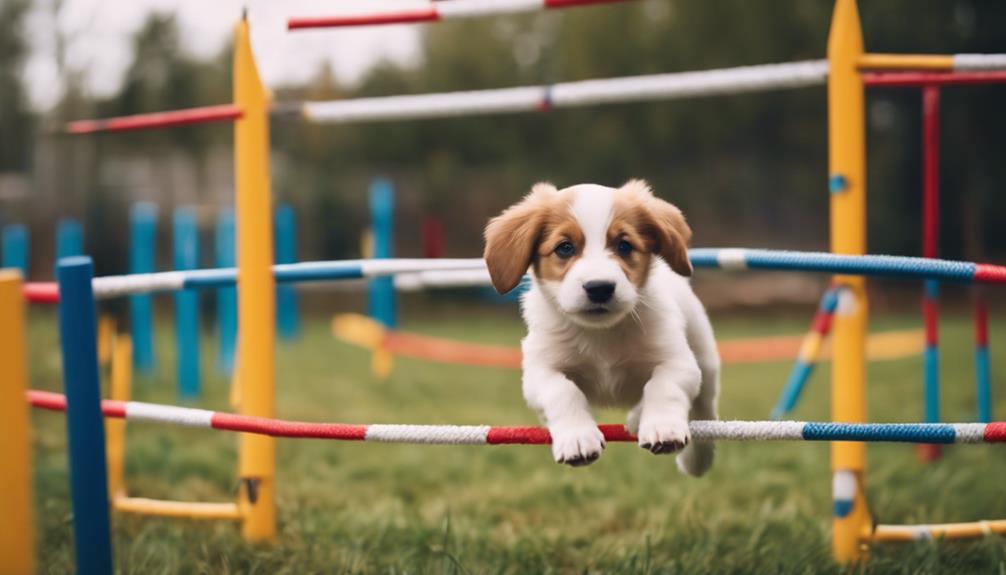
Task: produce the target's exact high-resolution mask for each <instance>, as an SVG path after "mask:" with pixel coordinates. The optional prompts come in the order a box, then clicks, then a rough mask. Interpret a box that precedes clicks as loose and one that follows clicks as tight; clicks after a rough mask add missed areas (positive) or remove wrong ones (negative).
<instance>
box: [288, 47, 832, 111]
mask: <svg viewBox="0 0 1006 575" xmlns="http://www.w3.org/2000/svg"><path fill="white" fill-rule="evenodd" d="M827 76H828V62H827V61H826V60H809V61H804V62H791V63H786V64H763V65H757V66H742V67H737V68H724V69H720V70H706V71H700V72H678V73H670V74H655V75H650V76H630V77H625V78H609V79H605V80H585V81H581V82H565V83H560V84H554V85H552V86H528V87H522V88H504V89H498V90H476V91H467V92H444V93H437V94H421V95H415V96H385V97H378V98H357V99H352V100H336V101H331V102H305V103H304V104H303V115H304V117H305V118H306V119H307V120H310V121H313V122H319V123H350V122H363V121H387V120H406V119H417V118H437V117H447V116H467V115H475V114H492V113H500V112H525V111H533V110H543V109H548V108H549V107H553V106H554V107H557V108H571V107H576V106H586V105H591V104H601V103H613V102H632V101H640V100H666V99H674V98H686V97H695V96H711V95H721V94H739V93H745V92H757V91H764V90H774V89H783V88H802V87H805V86H818V85H822V84H824V82H825V80H826V79H827Z"/></svg>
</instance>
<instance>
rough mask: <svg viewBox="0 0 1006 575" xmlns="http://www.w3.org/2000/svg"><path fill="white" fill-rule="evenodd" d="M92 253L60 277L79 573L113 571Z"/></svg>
mask: <svg viewBox="0 0 1006 575" xmlns="http://www.w3.org/2000/svg"><path fill="white" fill-rule="evenodd" d="M93 274H94V268H93V265H92V263H91V258H89V257H83V256H77V257H70V258H66V259H62V260H60V261H59V263H58V265H57V268H56V277H57V279H58V281H59V293H60V304H59V333H60V338H59V340H60V347H61V349H62V355H63V388H64V392H65V393H66V434H67V441H68V442H69V448H70V453H69V455H70V495H71V497H72V505H73V537H74V545H73V547H74V555H75V557H76V562H77V573H99V574H100V573H109V574H110V573H112V540H111V528H110V522H109V502H108V476H107V472H106V464H105V462H106V459H105V419H104V417H103V416H102V413H101V392H100V387H99V381H98V343H97V326H96V324H95V311H94V294H93V292H92V291H91V278H92V276H93Z"/></svg>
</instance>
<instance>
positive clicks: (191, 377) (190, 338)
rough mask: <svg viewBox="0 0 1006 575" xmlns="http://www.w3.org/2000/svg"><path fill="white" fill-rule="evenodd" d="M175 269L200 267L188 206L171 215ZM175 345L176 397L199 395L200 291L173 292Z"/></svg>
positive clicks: (197, 232)
mask: <svg viewBox="0 0 1006 575" xmlns="http://www.w3.org/2000/svg"><path fill="white" fill-rule="evenodd" d="M173 224H174V229H173V235H174V252H175V258H174V260H175V269H176V270H192V269H196V268H198V267H199V231H198V229H197V227H196V214H195V212H194V211H193V210H192V209H191V208H178V209H176V210H175V216H174V221H173ZM175 347H176V349H177V350H178V357H177V365H178V397H179V398H181V399H183V400H184V399H191V398H194V397H198V396H199V292H198V291H195V290H188V289H183V290H179V291H177V292H175Z"/></svg>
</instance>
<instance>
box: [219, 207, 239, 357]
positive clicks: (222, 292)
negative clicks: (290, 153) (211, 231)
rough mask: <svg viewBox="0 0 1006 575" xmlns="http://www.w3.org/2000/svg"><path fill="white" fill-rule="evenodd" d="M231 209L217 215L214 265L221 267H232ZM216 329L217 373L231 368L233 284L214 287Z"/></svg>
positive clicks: (234, 322)
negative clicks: (218, 342) (218, 341)
mask: <svg viewBox="0 0 1006 575" xmlns="http://www.w3.org/2000/svg"><path fill="white" fill-rule="evenodd" d="M235 232H236V227H235V225H234V210H233V209H231V208H226V209H224V210H222V211H221V212H220V214H219V215H217V230H216V246H215V247H216V250H215V251H216V262H217V263H216V265H217V267H221V268H231V267H234V265H235V261H236V256H237V254H236V252H235V251H234V238H235ZM217 328H218V330H219V337H220V348H219V350H218V353H217V369H219V370H220V372H221V373H225V374H230V373H231V372H233V371H234V350H235V348H236V345H237V337H238V293H237V289H235V288H234V287H233V286H231V287H223V288H220V289H218V290H217Z"/></svg>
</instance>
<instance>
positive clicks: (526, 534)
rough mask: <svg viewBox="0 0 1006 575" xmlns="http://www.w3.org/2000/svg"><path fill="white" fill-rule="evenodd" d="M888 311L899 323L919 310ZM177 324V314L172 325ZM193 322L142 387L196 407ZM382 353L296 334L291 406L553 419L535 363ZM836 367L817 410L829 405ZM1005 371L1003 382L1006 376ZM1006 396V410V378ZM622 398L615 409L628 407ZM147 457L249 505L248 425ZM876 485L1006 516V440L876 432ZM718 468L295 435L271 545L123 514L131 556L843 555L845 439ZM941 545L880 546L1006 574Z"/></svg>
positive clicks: (66, 521) (814, 392)
mask: <svg viewBox="0 0 1006 575" xmlns="http://www.w3.org/2000/svg"><path fill="white" fill-rule="evenodd" d="M54 320H55V318H54V317H53V316H51V315H49V314H47V313H43V312H33V315H32V317H31V322H30V353H31V366H32V369H33V373H32V376H33V381H32V383H33V386H34V387H36V388H42V389H54V390H58V389H60V387H61V384H60V382H59V356H58V353H57V351H56V350H57V349H58V346H57V335H56V333H55V327H54V326H55V321H54ZM407 320H408V321H406V322H405V326H406V327H407V328H408V329H411V330H415V331H420V332H424V333H429V334H435V335H443V336H450V337H457V338H462V339H466V340H469V341H484V342H498V343H513V344H516V342H517V340H518V339H519V337H520V335H521V333H522V331H523V328H522V326H521V325H520V323H519V321H518V320H517V318H516V317H514V316H512V315H509V314H507V315H502V314H500V313H466V314H465V315H460V314H458V313H455V314H453V315H444V314H439V313H438V314H435V315H432V316H427V317H410V318H407ZM807 321H808V318H806V317H802V316H794V317H793V319H788V318H786V317H783V318H779V317H777V316H760V317H759V316H745V317H735V316H732V315H722V316H720V317H715V318H714V323H715V325H716V327H717V330H718V333H719V336H720V337H721V338H727V337H737V336H740V335H751V334H756V333H763V334H767V333H796V332H800V331H802V330H803V329H805V327H806V322H807ZM917 321H918V320H917V318H914V317H897V316H892V317H885V318H881V319H880V321H879V322H878V323H879V324H883V325H884V326H885V327H899V326H901V327H904V326H909V325H915V324H917ZM163 323H164V324H166V323H168V322H166V321H165V322H163ZM992 333H993V353H992V357H993V359H994V361H995V363H994V365H993V373H994V374H1003V373H1006V363H1004V361H1003V358H1004V357H1006V353H1004V352H1006V346H1004V344H1003V343H1002V342H1003V341H1006V340H1004V339H1002V338H999V337H996V336H995V334H997V333H1000V334H1001V333H1006V323H1004V322H1002V321H998V322H994V324H993V326H992ZM206 340H207V343H206V345H205V346H204V357H203V360H204V361H203V363H204V365H205V367H206V369H204V373H206V374H209V375H207V377H206V379H205V380H204V389H205V398H204V400H203V401H201V402H200V404H199V405H200V406H205V407H208V408H212V409H221V410H227V409H228V405H227V402H226V398H227V381H226V379H225V378H222V377H220V376H219V375H215V372H214V370H213V367H212V366H213V359H214V358H213V357H212V352H213V350H214V344H213V341H212V340H211V338H209V337H207V338H206ZM943 341H944V351H943V362H944V363H943V376H944V388H943V389H944V394H943V397H944V407H943V409H944V417H945V418H946V419H947V420H954V421H968V420H971V419H972V418H973V417H974V407H973V406H974V385H973V382H972V377H973V376H972V366H971V349H970V325H969V322H968V320H967V319H966V318H964V317H957V318H948V319H946V320H945V321H944V324H943ZM172 347H173V346H172V343H171V333H170V331H168V330H164V331H161V332H159V333H158V351H159V356H158V360H159V362H160V371H159V373H158V374H157V375H156V376H154V377H149V378H139V380H138V381H136V382H135V384H134V397H135V398H136V399H141V400H148V401H157V402H167V403H174V402H175V398H174V383H173V368H172V365H173V364H172V361H173V359H172ZM368 362H369V358H368V357H367V356H366V354H365V353H363V352H362V351H360V350H357V349H353V348H350V347H348V346H346V345H343V344H340V343H338V342H336V341H334V340H333V339H332V338H331V336H330V335H329V333H328V330H327V322H325V321H323V320H322V319H318V320H317V321H308V322H306V325H305V332H304V334H303V336H302V337H301V339H300V341H298V342H296V343H292V344H283V345H281V346H280V348H279V352H278V370H277V371H278V378H277V390H278V393H277V396H278V397H277V399H278V411H279V413H280V414H281V416H283V417H286V418H291V419H304V420H317V421H343V422H360V423H379V422H384V423H470V424H476V423H478V424H482V423H489V424H533V423H536V421H535V419H534V417H533V415H532V414H531V413H530V412H529V411H528V409H527V408H526V407H525V406H524V403H523V400H522V399H521V395H520V386H519V374H518V373H517V372H516V371H502V370H490V369H481V368H466V367H456V366H443V365H433V364H427V363H421V362H416V361H407V360H400V361H399V362H398V364H397V366H396V369H395V372H394V375H393V376H392V377H391V378H390V379H389V380H387V381H377V380H375V379H374V378H373V377H372V376H371V375H370V373H369V371H368V365H369V363H368ZM788 370H789V365H788V364H784V363H772V364H763V365H755V366H727V367H726V368H725V373H724V385H723V398H722V408H721V411H722V414H723V416H724V417H725V418H735V419H764V418H765V415H766V414H767V413H768V411H769V408H770V407H771V405H772V403H773V402H774V400H775V397H776V395H777V393H778V392H779V390H780V388H781V386H782V382H783V381H784V379H785V376H786V374H787V372H788ZM827 371H828V370H827V369H822V370H820V371H819V372H818V373H817V374H816V375H815V377H814V380H813V381H812V382H811V384H810V386H809V389H808V393H807V396H806V397H805V398H804V400H803V403H802V404H801V406H800V407H799V410H798V413H797V414H796V415H797V417H798V418H800V419H814V420H821V419H827V413H828V388H827ZM869 372H870V373H869V375H870V378H871V381H872V382H873V384H872V385H871V387H870V390H869V401H870V413H871V419H872V420H873V421H917V420H918V419H919V414H920V413H921V390H920V386H921V384H920V381H921V360H920V359H917V358H912V359H907V360H900V361H893V362H886V363H877V364H874V365H871V366H870V369H869ZM999 389H1000V390H1001V389H1002V388H1001V387H1000V388H999ZM998 397H999V399H998V401H997V405H996V410H995V412H996V413H998V414H1000V416H1002V415H1003V414H1006V401H1003V397H1004V394H1003V393H1001V392H1000V393H999V394H998ZM620 418H621V415H620V414H617V413H605V414H603V417H602V419H603V420H606V421H619V420H620ZM33 423H34V430H35V437H34V441H35V446H36V449H35V474H36V483H35V485H36V495H35V496H36V499H37V504H38V514H37V522H38V524H39V525H38V529H39V533H40V535H39V537H38V545H39V549H38V553H39V557H40V560H39V564H40V566H41V572H44V573H66V572H69V571H71V570H72V537H71V522H72V517H71V513H70V506H69V497H68V477H67V469H66V445H65V428H64V425H63V424H64V421H63V418H62V416H59V415H54V414H49V413H35V414H34V415H33ZM127 445H128V446H127V459H126V475H127V478H128V484H129V488H130V493H131V494H132V495H138V496H147V497H156V498H173V499H183V500H198V501H230V500H233V497H234V494H235V490H236V478H235V475H234V473H235V456H236V450H235V447H236V441H235V437H234V436H233V435H231V434H227V433H222V432H208V431H205V430H181V429H171V428H167V427H161V426H154V425H150V424H134V425H131V426H130V428H129V433H128V440H127ZM869 453H870V459H869V471H868V480H867V481H868V485H869V486H870V494H869V496H870V502H871V505H872V507H873V510H874V511H875V513H876V514H877V516H878V518H879V519H880V520H881V521H883V522H885V523H898V522H907V523H913V522H942V521H955V520H961V521H963V520H974V519H981V518H995V517H1006V497H1004V491H1003V487H1004V485H1003V480H1002V477H1006V457H1003V452H1002V448H996V447H992V446H984V445H979V446H960V447H951V448H950V449H947V450H946V455H945V457H944V458H943V460H942V461H940V462H938V463H936V464H932V465H922V464H920V463H919V462H918V461H917V460H916V458H915V455H914V451H913V449H912V448H911V447H909V446H900V445H878V446H874V447H871V448H870V450H869ZM717 457H718V459H717V462H716V465H715V467H714V468H713V471H712V472H711V473H710V475H708V476H707V477H706V478H703V479H701V480H694V479H690V478H687V477H684V476H682V475H680V474H678V472H677V470H676V469H675V466H674V462H673V460H672V459H671V458H666V457H656V456H653V455H650V454H648V453H645V452H643V451H642V450H640V449H638V448H636V447H634V446H630V445H614V446H611V447H610V448H609V449H608V450H607V451H606V452H605V454H604V456H603V457H602V458H601V459H600V461H598V462H597V463H596V464H594V465H592V466H590V467H589V468H584V469H570V468H566V467H560V466H558V465H556V464H554V463H552V461H551V459H550V456H549V452H548V450H547V448H545V447H432V446H430V447H426V446H422V447H417V446H402V445H380V444H367V445H363V444H354V443H341V444H340V443H333V442H322V441H295V440H283V441H280V443H279V447H278V461H277V491H278V494H277V506H278V513H279V537H278V540H277V542H276V543H275V544H274V545H269V546H251V545H248V544H246V543H245V542H244V541H242V539H241V538H240V535H239V532H238V529H237V528H236V526H235V525H233V524H230V523H225V522H189V521H179V520H169V519H159V518H144V517H134V516H116V517H115V518H114V527H113V529H114V549H115V551H114V553H115V562H116V566H117V569H118V570H119V571H120V572H122V573H144V574H152V573H269V574H273V573H276V574H281V573H297V574H303V573H343V572H350V573H574V572H575V573H585V572H611V573H672V572H686V573H713V572H715V573H812V572H813V573H817V572H836V573H838V572H841V571H842V569H841V568H840V567H839V566H837V565H835V564H834V563H832V561H831V558H830V539H829V537H830V507H831V503H830V472H829V455H828V446H827V445H824V444H737V443H735V444H723V445H721V446H720V448H719V450H718V454H717ZM1004 541H1006V540H1004V539H1003V538H1001V537H989V538H986V539H983V540H977V541H970V542H947V541H938V542H920V543H916V544H907V545H901V544H897V545H889V546H885V547H878V548H876V549H875V550H874V551H873V552H872V556H871V559H870V561H869V563H867V564H866V565H865V567H864V568H862V570H863V571H865V572H869V573H929V572H932V573H935V572H984V573H1004V572H1006V542H1004Z"/></svg>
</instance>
